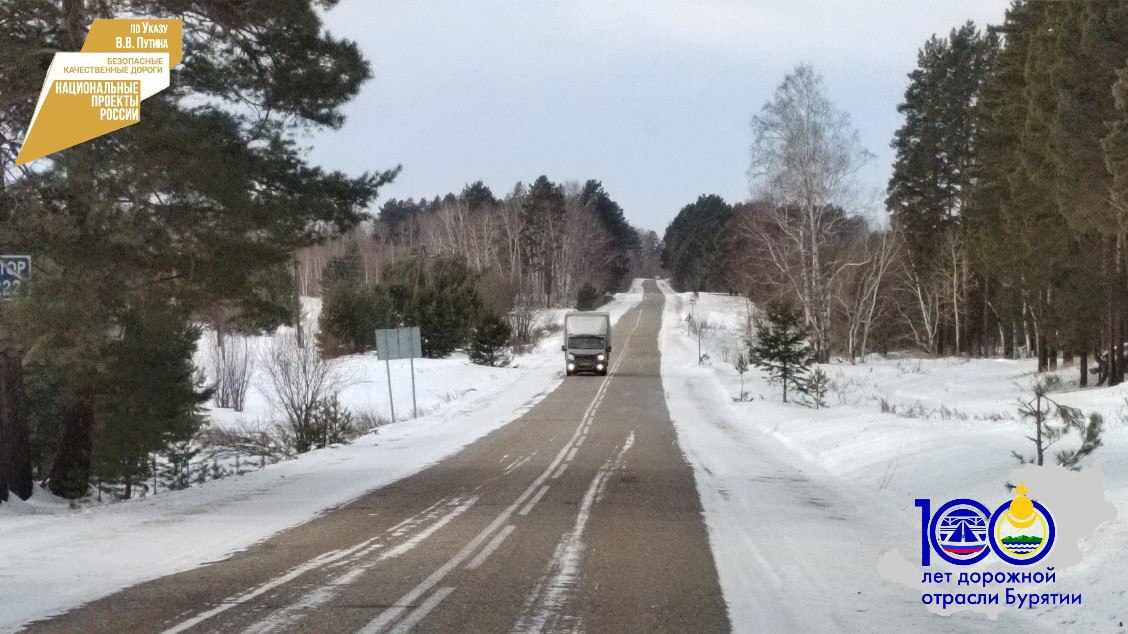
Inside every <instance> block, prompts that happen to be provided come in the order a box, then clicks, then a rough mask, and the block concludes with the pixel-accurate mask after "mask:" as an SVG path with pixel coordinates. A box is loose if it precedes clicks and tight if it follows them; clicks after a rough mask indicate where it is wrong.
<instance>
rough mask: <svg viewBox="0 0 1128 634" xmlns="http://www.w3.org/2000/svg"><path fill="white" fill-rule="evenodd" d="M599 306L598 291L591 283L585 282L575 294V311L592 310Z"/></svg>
mask: <svg viewBox="0 0 1128 634" xmlns="http://www.w3.org/2000/svg"><path fill="white" fill-rule="evenodd" d="M596 306H599V291H597V290H595V287H594V286H592V284H591V282H585V283H584V285H583V286H581V287H580V290H579V292H578V293H576V310H594V309H595V307H596Z"/></svg>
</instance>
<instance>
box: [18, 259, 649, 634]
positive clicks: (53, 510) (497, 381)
mask: <svg viewBox="0 0 1128 634" xmlns="http://www.w3.org/2000/svg"><path fill="white" fill-rule="evenodd" d="M641 299H642V287H641V282H640V281H636V282H635V284H634V286H633V287H632V289H631V291H630V292H628V293H622V294H619V295H616V297H615V299H614V300H613V301H612V302H611V303H610V304H608V305H607V306H605V307H604V308H603V309H604V310H609V311H610V312H611V316H612V320H613V321H615V320H618V318H619V317H621V316H622V314H623V313H625V312H626V311H627V310H628V309H629V308H630V307H632V306H634V305H635V304H636V303H638V301H640V300H641ZM311 308H312V309H313V311H316V305H313V306H311ZM562 316H563V311H553V312H552V313H551V315H549V316H548V317H547V319H548V320H550V321H559V320H562ZM260 343H261V342H260ZM560 344H561V335H560V334H555V335H552V336H550V337H546V338H545V339H544V340H542V341H541V342H540V344H539V345H538V346H537V347H536V348H535V349H534V350H533V351H531V352H529V353H528V354H525V355H522V356H519V357H517V358H516V359H515V360H514V363H513V367H509V368H487V367H482V366H476V365H473V364H471V363H469V361H467V360H466V358H465V356H464V355H458V356H455V357H452V358H449V359H422V360H420V359H417V360H416V361H415V371H416V389H417V392H418V404H419V410H420V417H419V418H417V419H408V420H404V417H405V415H408V416H409V415H410V410H411V386H410V375H409V369H408V362H407V361H397V362H393V363H392V382H393V390H394V394H395V399H396V412H397V417H398V419H399V421H400V422H397V423H396V424H394V425H386V426H383V427H380V428H379V432H378V433H376V434H369V435H366V436H362V437H361V438H359V439H357V440H356V441H355V442H353V443H350V444H348V445H343V446H335V447H330V448H327V449H322V450H318V451H313V452H310V453H308V454H304V455H302V456H299V457H298V458H296V459H293V460H289V461H285V462H280V463H277V464H273V465H268V466H267V467H266V468H264V469H262V470H259V471H253V472H250V473H246V474H244V475H241V476H232V477H227V478H223V479H219V480H213V481H210V482H207V483H205V484H201V485H197V486H194V487H192V488H189V489H186V490H182V491H174V492H161V493H159V494H158V495H155V496H153V495H150V496H148V497H146V498H141V499H133V500H130V501H127V502H121V503H115V504H105V505H97V506H87V507H82V508H78V509H71V508H69V506H68V505H67V504H66V503H65V502H64V501H62V500H58V499H54V498H52V497H51V496H50V495H49V494H46V493H45V492H43V491H37V493H36V495H35V496H33V497H32V499H31V500H29V501H28V502H20V501H19V500H15V501H14V503H12V504H9V503H5V504H4V505H2V506H0V631H8V630H11V629H15V628H17V627H18V626H19V625H20V624H22V623H26V622H27V621H29V620H34V619H39V618H43V617H45V616H48V615H50V614H53V613H58V612H60V611H63V610H66V609H69V608H72V607H75V606H77V605H80V604H82V603H84V602H87V601H91V600H93V599H96V598H99V597H101V596H104V595H106V594H109V593H111V592H114V591H115V590H119V589H121V588H125V587H128V586H130V585H133V584H136V583H140V582H142V581H146V580H149V579H153V578H156V577H160V576H163V575H167V574H171V573H175V572H179V571H183V570H188V569H191V568H194V567H196V566H199V565H201V564H203V563H205V562H209V561H215V560H217V559H221V558H223V557H225V556H227V555H230V554H231V553H233V552H236V551H239V550H242V549H244V548H246V547H248V546H250V545H252V544H254V543H256V542H259V541H261V540H263V539H266V538H268V537H270V536H271V535H273V534H275V533H277V532H279V531H281V530H284V529H286V528H289V527H291V526H295V525H297V524H300V523H302V522H305V521H307V520H310V519H312V518H314V517H316V516H317V515H319V514H320V513H322V512H324V511H325V510H327V509H330V508H333V507H335V506H339V505H341V504H344V503H347V502H349V501H350V500H353V499H355V498H357V497H359V496H361V495H363V494H364V493H366V492H368V491H371V490H373V489H376V488H379V487H381V486H385V485H387V484H390V483H392V482H395V481H396V480H400V479H402V478H404V477H407V476H409V475H411V474H413V473H416V472H418V471H420V470H421V469H424V468H426V467H427V466H429V465H431V464H434V463H436V462H438V461H440V460H442V459H444V458H446V457H447V456H450V455H452V454H454V453H455V452H457V451H458V450H459V449H461V448H463V447H465V446H466V445H468V444H470V443H472V442H474V441H475V440H477V439H479V438H481V437H482V436H484V435H486V434H487V433H489V432H491V431H493V430H494V429H497V428H499V427H501V426H502V425H505V424H506V423H508V422H510V421H512V420H514V419H516V418H517V417H518V416H519V415H520V414H521V413H522V412H523V411H525V410H526V409H528V408H529V407H531V406H532V405H533V404H535V403H536V402H537V401H538V400H539V399H540V398H541V397H543V396H544V395H545V394H547V393H548V392H550V391H551V390H552V389H553V388H554V387H555V385H556V384H557V383H558V382H559V381H560V377H561V375H562V361H561V358H560ZM202 354H206V353H202ZM344 364H345V371H346V372H347V373H348V374H349V375H350V379H351V381H350V382H351V385H350V387H348V388H347V389H346V390H345V391H344V392H342V394H341V402H342V404H344V405H345V406H346V407H347V408H349V409H352V410H354V411H373V412H376V413H378V414H382V415H384V416H387V415H388V414H389V412H388V389H387V388H388V384H387V379H386V372H385V367H384V362H382V361H379V360H377V359H376V358H375V356H374V355H358V356H353V357H348V358H347V359H345V361H344ZM255 383H256V385H255V386H252V388H251V391H250V393H249V394H248V401H247V404H246V408H245V409H246V411H245V412H243V413H235V412H231V411H228V410H218V409H215V408H210V409H209V416H210V417H211V418H212V419H213V422H215V423H216V424H219V425H224V424H233V423H248V424H258V423H265V422H267V421H270V420H271V419H272V418H273V419H276V418H277V416H276V415H275V414H274V413H273V412H271V409H270V405H269V402H268V399H267V398H266V397H264V396H263V394H262V390H260V389H258V388H260V387H265V386H266V385H267V381H266V378H265V377H264V376H262V375H261V374H260V375H258V376H256V378H255Z"/></svg>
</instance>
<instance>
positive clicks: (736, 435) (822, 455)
mask: <svg viewBox="0 0 1128 634" xmlns="http://www.w3.org/2000/svg"><path fill="white" fill-rule="evenodd" d="M662 286H663V290H664V291H665V292H666V293H667V301H666V309H665V316H664V319H663V329H662V335H661V348H662V376H663V384H664V387H665V390H666V393H667V403H668V405H669V408H670V413H671V417H672V418H673V420H674V423H675V426H676V428H677V431H678V437H679V442H680V444H681V446H682V449H683V450H684V452H685V454H686V457H687V459H688V460H689V461H690V463H691V464H692V465H693V467H694V470H695V474H696V477H697V483H698V490H699V492H700V494H701V497H702V504H703V506H704V509H705V514H706V523H707V526H708V529H709V535H710V541H711V544H712V547H713V550H714V556H715V559H716V561H717V566H718V571H719V573H720V575H721V585H722V589H723V590H724V593H725V598H726V601H727V602H728V605H729V610H730V615H731V617H732V619H733V622H734V626H735V627H736V629H737V630H738V631H747V632H752V631H781V630H787V631H792V630H800V629H802V630H826V629H832V630H843V629H846V630H855V629H860V628H862V627H872V626H876V628H877V629H879V630H887V629H893V628H904V629H908V630H910V631H914V630H919V629H946V628H951V629H961V630H963V629H991V630H998V629H1013V628H1016V627H1031V626H1032V627H1034V628H1035V629H1041V628H1040V626H1041V627H1044V628H1046V629H1055V628H1058V627H1060V626H1061V625H1063V624H1068V625H1070V627H1078V628H1079V629H1109V628H1112V627H1118V624H1119V623H1120V622H1121V621H1122V620H1123V619H1124V617H1125V616H1126V614H1125V613H1126V612H1128V609H1125V608H1124V607H1123V606H1124V605H1125V604H1126V602H1125V596H1126V593H1128V591H1126V589H1125V588H1126V584H1125V582H1124V581H1123V577H1122V576H1121V575H1120V568H1121V567H1122V562H1123V561H1124V557H1125V555H1126V554H1128V517H1126V516H1125V514H1124V513H1121V514H1120V518H1119V519H1118V520H1116V521H1114V522H1110V523H1107V524H1105V525H1103V526H1102V527H1100V528H1098V529H1097V531H1096V532H1095V533H1094V534H1093V535H1091V536H1090V537H1089V538H1088V539H1086V540H1082V542H1081V549H1082V552H1083V553H1084V555H1085V559H1084V561H1083V562H1082V563H1081V564H1079V565H1077V566H1074V567H1070V568H1068V569H1066V570H1062V571H1059V573H1058V581H1057V583H1056V585H1057V586H1058V587H1059V588H1058V589H1059V590H1060V591H1063V592H1064V591H1066V590H1068V591H1069V592H1080V593H1082V594H1083V597H1084V604H1083V605H1081V606H1053V607H1044V608H1043V607H1039V608H1038V609H1036V610H1023V613H1022V614H1018V613H1017V612H1016V611H1015V610H1010V609H1008V610H1007V611H1005V612H1003V613H1002V615H1001V616H999V618H998V620H997V621H990V620H988V619H987V618H986V617H984V616H982V615H973V614H966V613H964V614H957V615H955V616H950V617H938V616H933V615H931V614H929V613H928V612H927V611H925V608H924V607H923V606H922V605H920V597H919V594H917V593H915V592H914V591H912V590H910V589H907V588H904V587H902V586H899V585H896V584H893V583H891V582H888V581H886V580H884V579H882V578H881V577H880V576H878V574H877V571H876V565H877V561H878V559H879V558H880V556H881V555H882V554H883V553H885V552H887V551H889V550H890V549H892V548H894V547H896V548H898V549H899V550H900V551H901V552H902V553H905V554H906V556H908V557H909V558H910V559H911V558H912V557H913V556H914V554H916V553H919V532H918V531H919V528H918V523H919V519H918V518H919V510H917V509H915V508H914V506H913V500H914V499H915V498H932V499H933V500H947V499H952V498H955V497H970V498H975V499H983V500H994V499H997V498H1001V497H1005V496H1006V495H1007V494H1006V490H1005V489H1004V488H1003V487H1004V482H1005V481H1006V479H1007V477H1008V474H1010V473H1011V472H1013V471H1014V470H1015V468H1016V467H1018V464H1017V462H1016V461H1015V460H1014V458H1013V457H1011V455H1010V452H1011V450H1019V451H1023V452H1027V453H1028V452H1029V451H1030V448H1029V446H1030V442H1029V441H1028V440H1026V439H1025V436H1026V435H1027V434H1028V433H1029V431H1028V430H1027V427H1026V426H1025V425H1022V424H1021V423H1019V422H1017V421H1016V420H1014V418H1015V410H1016V402H1017V399H1018V398H1019V397H1020V396H1024V395H1025V394H1027V393H1028V392H1029V389H1028V388H1029V385H1030V384H1031V382H1032V381H1033V380H1034V376H1035V370H1036V365H1035V362H1034V361H1026V360H1023V361H1008V360H991V359H984V360H968V359H900V360H894V359H890V360H886V359H881V358H879V357H876V356H875V357H872V358H870V359H868V360H867V361H868V362H867V363H866V364H864V365H849V364H826V365H823V366H821V367H822V368H823V370H824V371H825V372H827V373H828V374H829V375H830V377H831V379H832V388H831V393H830V395H829V398H828V405H829V407H828V408H825V409H821V410H819V411H815V410H813V409H810V408H807V407H803V406H801V405H795V404H784V403H783V402H782V400H781V397H780V394H779V388H778V387H777V386H774V385H767V384H766V383H765V382H764V381H763V379H762V378H761V377H760V376H759V373H758V372H757V371H756V370H755V369H754V368H753V369H751V370H749V372H748V373H747V374H746V375H745V387H744V389H745V391H746V392H748V393H749V396H750V400H749V401H747V402H736V401H734V398H735V397H736V396H737V395H738V394H739V392H740V377H739V375H738V374H737V373H736V371H735V370H734V369H733V365H732V363H731V362H732V360H734V359H735V354H736V353H738V352H739V351H741V349H742V347H743V344H742V341H743V339H744V337H745V334H746V330H745V328H746V324H747V323H748V319H747V315H748V311H749V308H750V307H749V306H748V304H747V302H746V301H745V300H743V299H741V298H737V297H729V296H724V295H714V294H705V293H703V294H701V295H700V297H699V298H698V300H697V301H696V302H695V304H694V305H693V306H692V308H691V307H690V304H689V300H690V295H689V294H675V293H673V292H672V291H671V290H670V289H669V287H668V285H665V284H663V285H662ZM691 310H692V311H693V313H694V315H695V318H696V320H697V322H698V323H699V324H705V325H707V326H708V327H706V328H705V329H703V333H704V334H703V337H702V342H701V351H702V354H703V355H708V356H707V358H706V361H705V364H704V365H702V366H698V365H697V364H696V359H697V345H698V344H697V341H696V335H692V334H687V329H686V326H685V318H686V316H687V314H689V313H690V311H691ZM1060 374H1061V376H1062V378H1063V385H1062V387H1061V389H1060V390H1059V391H1057V392H1055V393H1054V394H1053V396H1054V398H1055V399H1058V400H1059V401H1061V402H1062V403H1064V404H1067V405H1071V406H1075V407H1079V408H1081V409H1082V410H1084V411H1085V412H1091V411H1097V412H1100V413H1102V414H1103V415H1104V416H1105V421H1106V431H1105V434H1104V445H1105V446H1104V447H1102V448H1100V449H1098V450H1097V452H1096V454H1095V457H1096V459H1097V460H1098V461H1100V462H1101V467H1100V471H1101V473H1102V474H1103V476H1104V478H1105V483H1104V486H1105V492H1106V496H1107V499H1108V500H1109V501H1111V502H1112V503H1113V504H1114V505H1115V506H1116V507H1118V508H1120V509H1123V508H1125V505H1126V504H1128V424H1125V422H1123V420H1122V417H1123V414H1124V413H1125V411H1128V410H1125V399H1126V397H1128V385H1122V386H1118V387H1115V388H1089V389H1085V390H1078V389H1076V388H1075V387H1072V386H1070V385H1069V384H1068V379H1071V378H1072V377H1073V375H1075V374H1076V370H1069V369H1067V370H1063V371H1061V373H1060ZM882 400H884V401H885V403H886V409H893V410H894V411H895V412H896V413H882V412H881V403H882ZM1063 443H1064V441H1063ZM1063 446H1064V445H1063ZM1055 449H1056V448H1055ZM832 538H833V539H832ZM843 544H847V545H849V547H847V548H843V547H842V545H843Z"/></svg>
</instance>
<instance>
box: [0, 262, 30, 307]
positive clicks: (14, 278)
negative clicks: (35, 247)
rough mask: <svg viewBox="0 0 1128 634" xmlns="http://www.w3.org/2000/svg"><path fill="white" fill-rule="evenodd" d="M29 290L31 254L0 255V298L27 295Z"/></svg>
mask: <svg viewBox="0 0 1128 634" xmlns="http://www.w3.org/2000/svg"><path fill="white" fill-rule="evenodd" d="M29 292H31V256H30V255H0V299H13V298H16V297H27V296H28V293H29Z"/></svg>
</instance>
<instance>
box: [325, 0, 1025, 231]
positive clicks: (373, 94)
mask: <svg viewBox="0 0 1128 634" xmlns="http://www.w3.org/2000/svg"><path fill="white" fill-rule="evenodd" d="M1008 4H1009V2H1008V0H747V1H745V2H719V1H718V2H689V1H685V2H655V1H653V0H646V1H630V0H622V1H600V2H595V1H588V2H548V1H540V0H511V1H505V2H502V1H495V2H485V1H480V0H474V1H472V2H468V1H466V0H456V1H452V2H427V1H422V0H407V1H386V0H381V1H373V0H342V2H341V3H340V5H338V6H337V7H336V8H335V9H333V10H332V11H330V12H329V13H328V14H327V15H326V22H327V25H328V27H329V29H330V31H331V32H332V33H333V34H334V35H336V36H338V37H347V38H350V39H353V40H355V41H357V42H358V43H359V45H360V48H361V50H362V51H363V52H364V54H365V55H366V56H367V58H368V59H369V60H370V61H371V63H372V67H373V71H374V75H375V76H374V78H373V79H372V80H371V81H370V82H368V83H367V84H365V86H364V88H363V90H362V92H361V94H360V96H359V97H358V98H357V99H356V100H355V101H353V102H352V103H350V104H349V105H348V107H347V108H346V114H347V115H348V121H347V123H346V124H345V126H344V127H343V128H342V129H341V130H339V131H334V132H328V133H319V134H317V135H316V136H314V137H313V138H312V139H310V143H311V144H312V146H313V157H312V158H313V159H314V160H315V161H316V162H318V163H320V164H322V165H325V166H327V167H331V168H340V169H344V170H346V171H349V172H352V173H355V172H359V171H362V170H364V169H383V168H387V167H391V166H393V165H396V164H403V172H402V173H401V174H400V176H399V178H397V179H396V182H395V183H394V184H393V185H391V186H389V187H387V188H386V189H385V190H383V191H382V192H381V197H380V198H381V202H382V201H383V200H386V199H387V198H388V197H396V198H407V197H415V198H419V197H421V196H426V197H431V196H434V195H436V194H445V193H446V192H449V191H456V192H457V191H459V190H461V188H462V186H463V185H464V184H466V183H468V182H472V181H475V180H483V181H485V183H486V184H487V185H489V186H490V187H491V188H492V189H493V190H494V193H495V194H498V195H499V196H500V195H501V194H503V193H505V192H506V191H509V190H510V189H511V188H512V187H513V185H514V184H515V183H516V182H517V181H518V180H520V181H524V182H526V183H528V182H530V181H532V180H533V179H535V178H536V177H537V176H539V175H540V174H547V175H548V176H549V178H551V179H553V180H554V181H558V182H562V181H569V180H577V181H583V180H586V179H588V178H597V179H599V180H601V181H603V184H604V186H605V187H606V189H607V191H608V192H609V193H610V194H611V196H612V198H614V199H615V200H617V201H619V203H620V204H622V206H623V208H624V210H625V211H626V214H627V217H628V218H629V219H630V220H631V222H632V223H634V224H636V225H638V226H641V227H644V228H647V229H654V230H657V231H658V232H659V233H661V232H662V231H663V230H664V229H665V226H666V224H667V223H669V221H670V220H671V219H672V218H673V216H674V215H675V214H676V213H677V211H678V210H679V209H681V207H683V206H684V205H686V204H687V203H690V202H692V201H693V200H696V198H697V196H698V195H700V194H705V193H715V194H720V195H721V196H723V197H724V198H725V199H726V200H728V201H729V202H736V201H740V200H745V199H747V198H748V197H749V192H748V182H747V177H746V176H745V171H746V170H747V168H748V162H749V158H748V148H749V145H750V143H751V132H750V130H749V120H750V118H751V116H752V115H753V114H754V113H756V112H757V111H759V109H760V108H761V107H762V106H763V105H764V103H765V102H766V101H767V100H768V99H769V98H770V97H771V94H772V92H773V91H774V89H775V87H776V86H777V85H778V84H779V82H780V80H781V79H782V78H783V77H784V75H785V74H787V73H788V72H789V71H790V70H791V69H792V68H793V67H794V66H795V65H796V64H798V63H801V62H805V63H810V64H812V65H813V66H814V67H815V69H816V71H818V72H819V73H820V74H821V75H822V76H823V77H824V79H825V82H826V87H827V90H828V92H829V94H830V96H831V98H832V100H834V102H835V103H836V104H837V105H838V106H839V108H841V109H843V110H846V111H847V112H849V113H850V116H851V117H852V119H853V121H854V123H855V125H856V126H857V127H858V129H859V130H860V132H861V137H862V141H863V142H864V143H865V145H866V146H867V148H868V149H869V150H870V151H872V152H874V153H875V154H876V155H877V158H876V159H875V160H874V161H873V162H872V164H870V165H869V166H868V167H867V168H866V170H865V171H864V172H863V173H862V174H861V176H860V178H861V180H862V183H861V184H862V185H863V186H866V187H868V188H869V189H870V190H872V191H877V190H879V189H884V186H885V182H886V181H887V179H888V176H889V173H890V169H891V168H890V163H891V161H892V158H893V154H892V151H891V150H890V149H889V141H890V140H891V139H892V136H893V132H894V131H895V130H896V129H897V127H898V126H899V125H900V123H901V121H900V117H899V115H898V114H897V110H896V107H897V104H898V103H899V102H900V101H901V97H902V95H903V93H904V89H905V83H906V81H907V80H906V74H907V73H909V72H910V71H911V70H912V69H913V67H914V66H915V62H916V52H917V49H918V48H919V47H920V46H921V44H922V43H923V42H924V41H925V40H926V39H927V38H928V37H929V36H930V35H932V34H933V33H947V32H948V31H949V30H950V29H952V28H953V27H956V26H958V25H960V24H962V23H963V22H964V21H966V20H969V19H971V20H974V21H975V22H976V23H977V24H979V25H981V26H982V25H983V24H985V23H998V22H1000V21H1001V20H1002V17H1003V14H1004V11H1005V9H1006V6H1007V5H1008Z"/></svg>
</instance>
